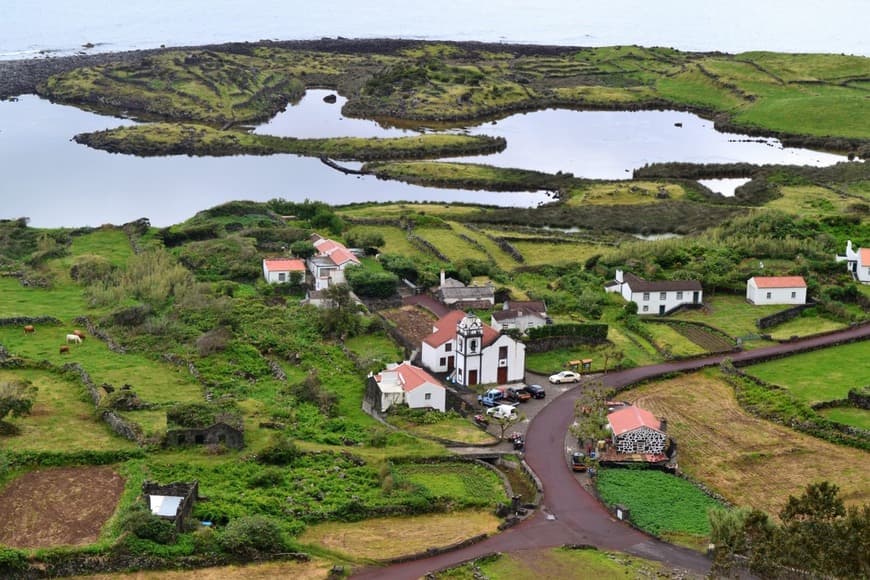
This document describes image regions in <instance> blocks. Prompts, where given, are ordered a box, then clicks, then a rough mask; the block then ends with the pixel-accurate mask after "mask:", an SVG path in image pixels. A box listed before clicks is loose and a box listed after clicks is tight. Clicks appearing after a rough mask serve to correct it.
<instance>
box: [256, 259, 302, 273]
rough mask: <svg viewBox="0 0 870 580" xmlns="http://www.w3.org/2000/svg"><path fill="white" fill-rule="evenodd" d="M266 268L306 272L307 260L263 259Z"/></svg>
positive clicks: (272, 270)
mask: <svg viewBox="0 0 870 580" xmlns="http://www.w3.org/2000/svg"><path fill="white" fill-rule="evenodd" d="M263 264H265V265H266V270H267V271H269V272H304V271H305V262H303V261H302V260H285V259H274V260H263Z"/></svg>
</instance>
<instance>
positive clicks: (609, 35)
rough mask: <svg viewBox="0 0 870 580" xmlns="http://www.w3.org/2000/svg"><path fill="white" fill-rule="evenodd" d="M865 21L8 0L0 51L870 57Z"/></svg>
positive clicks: (856, 0)
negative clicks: (418, 45) (384, 46)
mask: <svg viewBox="0 0 870 580" xmlns="http://www.w3.org/2000/svg"><path fill="white" fill-rule="evenodd" d="M868 21H870V3H868V2H867V0H826V1H825V2H819V1H818V0H763V1H759V0H730V1H729V2H699V1H698V0H658V1H656V2H650V1H649V0H608V1H607V2H604V1H601V0H592V1H584V2H580V1H578V0H441V1H439V2H408V1H406V0H375V1H372V2H359V1H358V0H329V1H328V2H301V1H298V0H297V1H295V2H293V1H288V0H250V1H249V2H240V1H239V0H148V1H147V2H146V1H145V0H126V1H119V2H109V1H106V0H3V2H2V3H0V58H27V57H29V56H33V55H39V54H40V51H48V54H71V53H73V52H77V51H79V50H82V46H83V45H85V44H88V43H90V44H93V45H95V46H94V47H93V48H90V49H88V50H90V51H117V50H128V49H133V48H155V47H158V46H160V45H162V44H165V45H166V46H179V45H192V44H207V43H220V42H231V41H257V40H260V39H281V40H290V39H316V38H321V37H336V36H343V37H347V38H420V39H427V40H479V41H485V42H519V43H533V44H557V45H572V46H607V45H613V44H640V45H643V46H672V47H674V48H678V49H681V50H692V51H713V50H721V51H725V52H743V51H748V50H773V51H780V52H835V53H841V52H844V53H848V54H861V55H870V35H868V34H867V22H868ZM43 54H45V53H43Z"/></svg>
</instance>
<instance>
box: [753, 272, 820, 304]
mask: <svg viewBox="0 0 870 580" xmlns="http://www.w3.org/2000/svg"><path fill="white" fill-rule="evenodd" d="M746 300H747V301H749V302H750V303H752V304H755V305H756V306H757V305H761V304H806V302H807V283H806V281H805V280H804V278H803V276H754V277H752V278H750V279H749V280H747V281H746Z"/></svg>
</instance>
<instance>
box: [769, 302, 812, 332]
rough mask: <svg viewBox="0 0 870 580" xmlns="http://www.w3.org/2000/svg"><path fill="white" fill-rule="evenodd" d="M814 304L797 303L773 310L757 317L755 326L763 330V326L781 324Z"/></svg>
mask: <svg viewBox="0 0 870 580" xmlns="http://www.w3.org/2000/svg"><path fill="white" fill-rule="evenodd" d="M815 305H816V303H815V302H807V303H806V304H798V305H797V306H793V307H791V308H786V309H785V310H781V311H779V312H774V313H773V314H771V315H770V316H765V317H764V318H759V319H758V320H756V321H755V326H757V327H758V328H760V329H761V330H764V329H765V328H770V327H772V326H777V325H778V324H782V323H783V322H788V321H789V320H792V319H794V318H797V317H798V316H800V313H801V312H803V311H804V310H806V309H807V308H812V307H814V306H815Z"/></svg>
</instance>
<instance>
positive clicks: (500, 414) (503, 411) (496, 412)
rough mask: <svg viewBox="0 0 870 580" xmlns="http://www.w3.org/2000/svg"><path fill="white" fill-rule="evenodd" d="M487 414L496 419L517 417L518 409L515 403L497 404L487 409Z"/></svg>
mask: <svg viewBox="0 0 870 580" xmlns="http://www.w3.org/2000/svg"><path fill="white" fill-rule="evenodd" d="M486 414H487V415H489V416H490V417H493V418H495V419H516V418H517V409H516V406H515V405H496V406H495V407H491V408H489V409H487V410H486Z"/></svg>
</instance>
